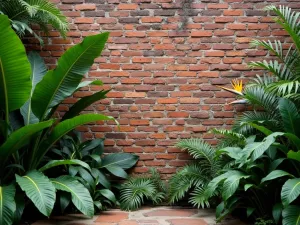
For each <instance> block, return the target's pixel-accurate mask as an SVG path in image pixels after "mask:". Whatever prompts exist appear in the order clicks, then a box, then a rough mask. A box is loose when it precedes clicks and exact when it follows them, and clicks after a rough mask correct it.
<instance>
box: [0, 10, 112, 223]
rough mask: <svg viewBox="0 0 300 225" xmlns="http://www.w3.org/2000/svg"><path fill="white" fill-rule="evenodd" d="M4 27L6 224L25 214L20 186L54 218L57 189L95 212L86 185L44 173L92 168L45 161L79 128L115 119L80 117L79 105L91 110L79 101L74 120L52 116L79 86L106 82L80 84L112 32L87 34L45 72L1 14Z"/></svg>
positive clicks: (0, 71) (1, 152) (1, 79)
mask: <svg viewBox="0 0 300 225" xmlns="http://www.w3.org/2000/svg"><path fill="white" fill-rule="evenodd" d="M0 29H1V31H2V32H1V33H0V40H1V41H0V92H1V93H0V124H1V129H0V168H1V169H0V180H1V187H0V190H1V192H0V193H1V199H3V202H2V204H0V215H1V217H0V220H1V224H3V225H8V224H12V222H13V221H16V220H17V219H18V218H15V216H20V215H22V210H23V209H24V197H22V198H20V199H21V200H20V201H19V198H18V200H17V196H19V195H20V194H23V192H19V189H18V188H16V186H17V185H18V186H19V187H20V188H21V189H22V190H23V191H24V192H25V194H26V196H27V197H28V199H30V200H31V201H32V202H33V203H34V205H35V207H36V208H37V209H38V210H39V211H40V212H41V213H42V214H44V215H45V216H49V215H50V213H51V211H52V209H53V206H54V203H55V196H56V195H55V192H56V190H62V191H66V192H70V193H71V195H72V201H73V203H74V205H75V206H77V207H78V209H79V210H80V211H81V212H83V213H85V214H86V215H88V216H92V215H93V212H94V207H93V201H92V198H91V196H90V194H89V192H88V191H87V190H86V189H85V188H84V186H83V185H82V184H80V183H79V182H78V181H77V180H76V179H75V178H73V177H71V176H67V177H65V176H63V177H58V178H52V177H50V178H49V177H47V176H46V175H45V174H46V170H48V169H49V168H52V167H53V166H56V165H62V164H70V163H72V164H79V165H81V166H82V165H84V166H85V168H86V169H87V170H91V169H90V167H89V166H88V165H87V164H86V163H84V162H82V161H79V160H77V161H68V160H67V161H60V162H57V161H50V162H49V163H48V164H47V165H44V160H45V155H46V153H47V152H48V151H49V150H50V149H51V148H53V146H54V144H55V143H56V142H57V141H58V140H59V139H61V138H62V137H63V136H64V135H66V134H67V133H68V132H70V131H72V130H73V129H74V128H76V127H77V126H79V125H83V124H85V123H91V122H95V121H99V120H114V118H112V117H109V116H105V115H100V114H83V115H77V114H78V113H79V112H80V110H78V109H81V110H84V109H85V108H86V105H85V104H83V103H82V102H80V101H79V102H78V103H75V104H74V106H73V108H70V110H69V113H68V114H71V113H72V116H70V117H69V118H67V119H66V118H62V119H61V120H59V119H52V118H53V114H54V112H55V110H56V109H57V107H58V106H59V104H60V103H61V102H63V101H64V100H65V98H66V97H69V96H71V95H72V94H73V93H74V92H75V91H77V90H78V89H79V88H80V87H83V86H86V85H89V84H100V83H101V82H99V81H94V82H83V83H81V80H82V78H83V76H84V74H85V73H86V72H88V70H89V68H90V66H91V65H92V64H93V61H94V59H95V58H96V57H98V56H99V55H100V53H101V51H102V49H103V47H104V44H105V42H106V40H107V38H108V33H103V34H99V35H95V36H90V37H87V38H85V39H84V41H83V42H82V43H80V44H78V45H75V46H74V47H72V48H70V49H69V50H67V51H66V53H65V54H64V55H63V56H62V57H61V58H60V59H59V62H58V66H57V67H56V68H55V69H54V70H50V71H48V72H46V69H45V68H46V67H45V66H44V65H43V64H41V61H42V60H41V59H40V58H39V56H38V55H37V54H34V53H31V54H30V57H29V60H30V62H29V61H28V58H27V56H26V52H25V48H24V46H23V44H22V42H21V40H20V39H19V37H18V36H17V35H16V34H15V32H14V31H13V30H12V28H11V26H10V21H9V19H8V18H7V16H4V15H0ZM31 68H32V69H31ZM45 72H46V73H45ZM94 95H95V94H94ZM82 99H84V98H82ZM98 99H101V98H98ZM94 101H97V98H95V99H94ZM90 103H92V102H90ZM74 108H75V109H76V110H74ZM73 112H76V113H73ZM42 171H43V172H42ZM23 196H24V195H23ZM14 199H15V200H14Z"/></svg>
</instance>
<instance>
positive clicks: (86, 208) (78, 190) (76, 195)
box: [51, 176, 94, 217]
mask: <svg viewBox="0 0 300 225" xmlns="http://www.w3.org/2000/svg"><path fill="white" fill-rule="evenodd" d="M51 181H52V183H53V185H54V186H55V188H56V189H57V190H61V191H67V192H69V193H71V196H72V202H73V204H74V205H75V206H76V208H77V209H78V210H79V211H81V212H82V213H83V214H85V215H87V216H89V217H92V216H93V215H94V205H93V199H92V197H91V195H90V193H89V191H88V190H87V189H86V188H85V187H84V186H83V185H82V184H81V183H79V182H78V181H77V180H76V179H75V178H73V177H70V176H60V177H58V178H55V179H52V180H51Z"/></svg>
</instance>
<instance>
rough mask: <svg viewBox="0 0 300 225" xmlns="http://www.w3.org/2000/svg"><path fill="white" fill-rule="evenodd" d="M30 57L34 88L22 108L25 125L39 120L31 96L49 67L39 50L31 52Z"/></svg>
mask: <svg viewBox="0 0 300 225" xmlns="http://www.w3.org/2000/svg"><path fill="white" fill-rule="evenodd" d="M28 59H29V62H30V64H31V83H32V89H31V94H30V97H29V99H28V100H27V102H26V103H25V104H24V105H23V106H22V107H21V109H20V110H21V114H22V116H23V118H24V123H25V125H27V124H32V123H38V122H39V119H38V118H37V117H36V116H35V115H34V114H33V112H32V110H31V97H32V94H33V91H34V88H35V86H36V84H37V83H39V82H40V81H41V80H42V79H43V77H44V75H45V74H46V72H47V67H46V65H45V63H44V60H43V59H42V57H41V56H40V55H39V54H38V53H37V52H30V53H29V54H28Z"/></svg>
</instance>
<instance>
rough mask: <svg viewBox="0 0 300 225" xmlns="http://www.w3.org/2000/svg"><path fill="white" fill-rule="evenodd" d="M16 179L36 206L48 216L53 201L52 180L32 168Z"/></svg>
mask: <svg viewBox="0 0 300 225" xmlns="http://www.w3.org/2000/svg"><path fill="white" fill-rule="evenodd" d="M16 181H17V183H18V184H19V186H20V188H21V189H22V190H23V191H24V192H25V193H26V195H27V197H28V198H29V199H30V200H31V201H32V202H33V204H34V205H35V206H36V208H37V209H38V210H39V211H40V212H41V213H42V214H44V215H45V216H48V217H49V216H50V214H51V212H52V209H53V207H54V203H55V197H56V196H55V188H54V186H53V184H52V182H51V181H50V180H49V179H48V177H46V176H45V175H44V174H42V173H41V172H38V171H36V170H32V171H30V172H29V173H27V174H26V175H25V176H23V177H21V176H19V175H17V174H16Z"/></svg>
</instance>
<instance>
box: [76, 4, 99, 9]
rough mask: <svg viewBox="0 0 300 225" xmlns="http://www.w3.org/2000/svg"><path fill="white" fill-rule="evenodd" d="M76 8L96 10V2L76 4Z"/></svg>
mask: <svg viewBox="0 0 300 225" xmlns="http://www.w3.org/2000/svg"><path fill="white" fill-rule="evenodd" d="M75 9H76V10H79V11H81V10H95V9H96V5H95V4H80V5H75Z"/></svg>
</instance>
